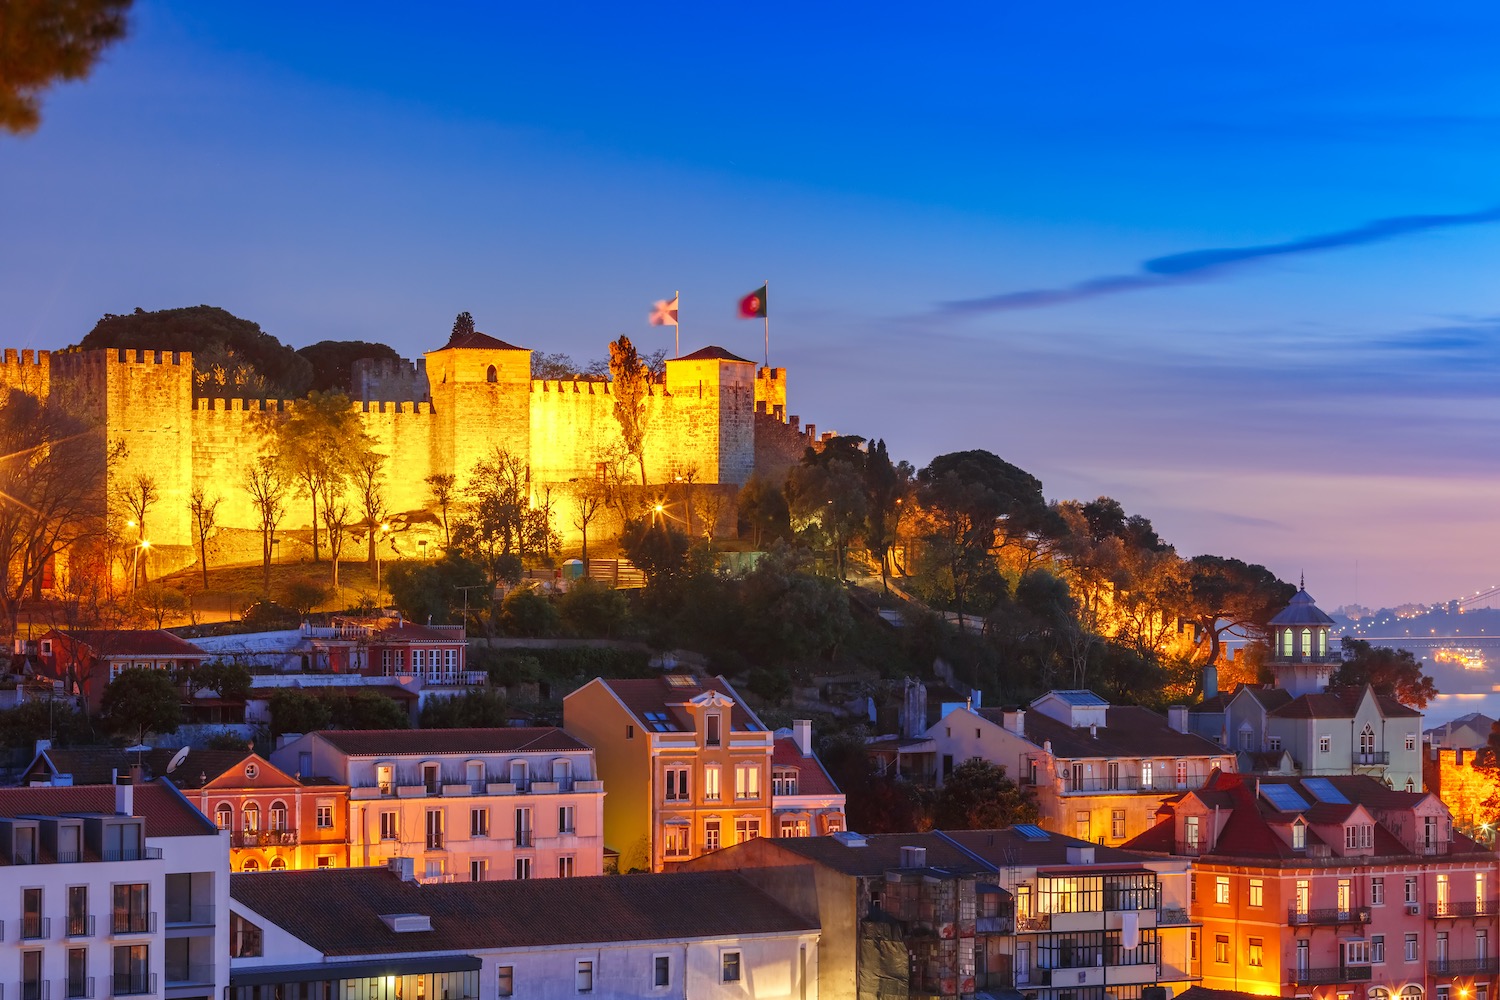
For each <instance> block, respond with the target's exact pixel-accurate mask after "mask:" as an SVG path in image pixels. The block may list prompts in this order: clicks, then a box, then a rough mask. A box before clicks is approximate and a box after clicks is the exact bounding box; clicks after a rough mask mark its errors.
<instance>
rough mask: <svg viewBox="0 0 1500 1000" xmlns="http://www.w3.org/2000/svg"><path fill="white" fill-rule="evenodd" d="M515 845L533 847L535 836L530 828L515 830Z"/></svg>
mask: <svg viewBox="0 0 1500 1000" xmlns="http://www.w3.org/2000/svg"><path fill="white" fill-rule="evenodd" d="M516 846H517V847H535V846H536V836H535V834H533V833H532V832H531V831H530V830H517V831H516Z"/></svg>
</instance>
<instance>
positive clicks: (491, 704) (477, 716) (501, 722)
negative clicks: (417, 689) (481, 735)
mask: <svg viewBox="0 0 1500 1000" xmlns="http://www.w3.org/2000/svg"><path fill="white" fill-rule="evenodd" d="M509 724H510V706H509V705H508V704H507V703H506V701H505V696H504V695H502V694H501V693H500V692H499V691H496V690H494V689H493V688H475V689H472V690H469V691H465V692H463V693H462V694H456V695H453V696H452V697H450V698H428V699H427V700H426V701H425V702H423V703H422V712H421V715H420V716H419V718H418V725H419V727H420V728H422V729H502V728H504V727H505V726H507V725H509Z"/></svg>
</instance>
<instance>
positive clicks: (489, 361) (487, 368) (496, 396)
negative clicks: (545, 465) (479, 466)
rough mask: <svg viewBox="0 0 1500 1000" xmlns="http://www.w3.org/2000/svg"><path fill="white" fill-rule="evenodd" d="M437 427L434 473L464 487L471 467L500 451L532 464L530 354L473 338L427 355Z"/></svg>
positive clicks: (502, 343)
mask: <svg viewBox="0 0 1500 1000" xmlns="http://www.w3.org/2000/svg"><path fill="white" fill-rule="evenodd" d="M426 359H427V382H428V386H429V388H430V390H431V392H432V408H433V411H434V414H433V416H434V420H435V427H434V433H433V437H432V459H431V468H432V471H433V472H446V473H452V474H453V475H455V476H457V477H458V482H459V484H460V485H462V484H463V483H464V482H465V481H467V480H468V478H469V475H470V473H472V472H473V471H474V465H475V463H476V462H478V461H479V460H480V459H482V458H487V457H489V456H490V455H491V454H492V453H493V451H494V449H495V448H496V447H499V448H504V449H505V450H506V451H508V452H510V453H511V454H512V455H515V456H517V457H519V458H520V459H521V460H522V461H523V462H526V463H527V464H528V466H529V465H530V462H531V351H530V350H528V349H526V348H524V347H516V346H514V345H512V344H507V343H506V342H505V341H503V340H497V339H495V338H494V337H491V336H489V335H488V334H483V333H479V332H477V331H476V332H474V333H470V334H466V335H464V336H461V337H453V338H450V339H449V341H448V343H446V344H444V345H443V346H442V347H441V348H439V349H438V350H436V351H431V352H429V353H428V354H427V355H426Z"/></svg>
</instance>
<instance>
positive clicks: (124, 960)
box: [0, 779, 229, 1000]
mask: <svg viewBox="0 0 1500 1000" xmlns="http://www.w3.org/2000/svg"><path fill="white" fill-rule="evenodd" d="M127 780H128V779H127ZM228 904H229V844H228V835H227V834H222V833H220V832H219V830H218V829H217V828H215V827H214V825H213V824H212V823H210V822H209V821H208V820H207V819H206V818H204V816H203V815H202V814H201V813H199V812H198V810H196V809H194V808H193V806H192V804H191V803H189V802H188V801H187V800H186V799H185V798H183V797H182V795H181V794H179V793H178V791H177V789H175V788H173V787H172V786H171V785H170V784H167V783H165V782H151V783H149V784H143V785H140V786H132V785H130V784H120V785H115V786H113V787H111V786H109V785H91V786H81V787H73V788H68V787H57V788H5V789H0V918H3V923H0V931H3V936H0V942H3V943H0V982H5V983H7V985H8V986H9V988H11V989H15V990H16V991H17V992H16V993H15V994H14V996H15V998H16V1000H83V998H95V997H97V998H104V997H131V998H136V997H139V998H153V1000H217V998H218V997H220V996H221V995H222V993H223V991H224V989H225V988H226V987H227V986H228V985H229V963H228V954H229V936H228V933H227V930H226V927H225V926H224V925H222V924H221V923H220V922H219V921H218V919H217V918H218V917H219V916H220V915H222V914H225V913H227V912H228V908H229V907H228Z"/></svg>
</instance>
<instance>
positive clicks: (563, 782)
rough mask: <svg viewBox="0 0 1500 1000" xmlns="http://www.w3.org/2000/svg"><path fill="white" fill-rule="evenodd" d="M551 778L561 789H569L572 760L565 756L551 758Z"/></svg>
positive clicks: (570, 785) (571, 782) (570, 786)
mask: <svg viewBox="0 0 1500 1000" xmlns="http://www.w3.org/2000/svg"><path fill="white" fill-rule="evenodd" d="M552 780H553V781H555V782H557V786H558V788H559V790H561V791H564V792H566V791H570V790H571V789H572V786H573V762H572V761H571V760H569V759H568V758H567V757H554V758H552Z"/></svg>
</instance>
